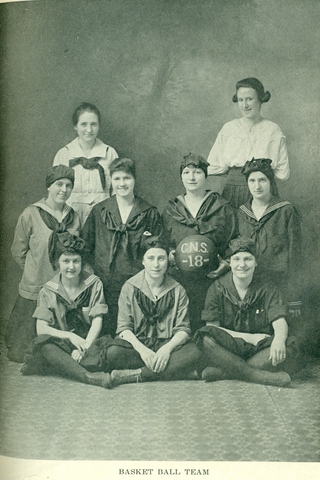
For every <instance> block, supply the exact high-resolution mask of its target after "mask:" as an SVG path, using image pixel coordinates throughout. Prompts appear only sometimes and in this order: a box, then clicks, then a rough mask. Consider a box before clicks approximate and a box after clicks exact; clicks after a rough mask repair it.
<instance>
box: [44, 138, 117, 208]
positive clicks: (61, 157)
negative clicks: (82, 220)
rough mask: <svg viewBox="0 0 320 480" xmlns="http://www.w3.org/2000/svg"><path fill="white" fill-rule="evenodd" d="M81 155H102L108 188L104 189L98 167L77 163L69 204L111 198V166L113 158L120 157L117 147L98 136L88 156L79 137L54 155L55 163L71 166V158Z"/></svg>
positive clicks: (89, 202)
mask: <svg viewBox="0 0 320 480" xmlns="http://www.w3.org/2000/svg"><path fill="white" fill-rule="evenodd" d="M80 157H85V158H94V157H101V159H100V160H99V162H98V163H99V164H100V165H101V166H102V167H103V170H104V174H105V178H106V188H105V189H104V190H103V188H102V185H101V179H100V174H99V171H98V170H97V169H93V170H88V169H86V168H84V167H83V166H82V165H76V166H75V167H73V169H74V172H75V182H74V188H73V190H72V193H71V195H70V198H69V199H68V202H67V203H68V204H69V205H73V203H86V204H89V205H91V204H95V203H99V202H102V200H105V199H106V198H109V196H110V195H109V189H110V173H109V166H110V163H111V162H112V160H114V159H115V158H117V157H118V154H117V152H116V151H115V149H114V148H112V147H110V146H109V145H106V144H105V143H103V142H102V141H101V140H99V138H97V139H96V143H95V145H94V146H93V148H92V150H91V152H90V154H89V156H88V155H85V153H84V151H83V150H82V148H81V146H80V143H79V138H78V137H77V138H75V139H74V140H73V141H72V142H70V143H68V145H66V146H65V147H63V148H61V149H60V150H59V151H58V153H57V154H56V156H55V157H54V160H53V165H60V164H61V165H67V166H69V161H70V160H73V159H75V158H80Z"/></svg>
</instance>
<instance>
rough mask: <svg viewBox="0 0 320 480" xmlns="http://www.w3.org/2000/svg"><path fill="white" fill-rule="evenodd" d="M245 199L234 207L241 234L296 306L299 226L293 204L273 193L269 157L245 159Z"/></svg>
mask: <svg viewBox="0 0 320 480" xmlns="http://www.w3.org/2000/svg"><path fill="white" fill-rule="evenodd" d="M242 172H243V175H244V176H245V178H246V180H247V183H248V186H249V190H250V194H251V195H250V199H249V201H248V202H247V203H246V204H244V205H241V206H240V208H239V210H238V224H239V232H240V235H241V236H244V237H249V238H252V240H253V241H254V242H255V244H256V258H257V262H258V265H259V270H261V271H262V272H264V275H265V276H266V277H267V278H269V279H270V280H272V281H274V282H275V283H276V284H277V285H278V286H279V287H280V288H281V290H282V291H283V293H284V297H285V300H286V301H288V302H290V310H291V311H292V312H293V311H296V312H297V311H298V310H299V305H300V304H299V301H300V290H301V283H302V282H301V264H302V253H301V228H300V218H299V215H298V213H297V211H296V209H295V208H294V206H293V205H292V204H291V203H290V202H288V201H284V200H281V199H280V198H279V197H278V196H277V195H276V194H275V192H276V185H275V180H274V171H273V169H272V166H271V160H269V159H267V158H257V159H254V158H253V159H252V160H251V161H248V162H247V163H246V164H245V166H244V168H243V170H242Z"/></svg>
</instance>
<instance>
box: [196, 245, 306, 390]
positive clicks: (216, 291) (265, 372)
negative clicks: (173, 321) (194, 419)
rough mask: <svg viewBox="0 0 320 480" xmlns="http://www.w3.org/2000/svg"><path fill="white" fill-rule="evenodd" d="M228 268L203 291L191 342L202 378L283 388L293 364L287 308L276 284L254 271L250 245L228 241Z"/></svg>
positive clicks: (295, 365) (295, 358)
mask: <svg viewBox="0 0 320 480" xmlns="http://www.w3.org/2000/svg"><path fill="white" fill-rule="evenodd" d="M228 254H229V256H230V267H231V271H230V272H229V273H227V274H226V275H225V276H223V277H221V278H219V279H218V280H216V281H215V282H214V283H213V284H212V285H211V286H210V287H209V289H208V292H207V297H206V302H205V308H204V310H203V319H204V320H205V322H206V326H205V327H203V328H201V329H200V330H199V331H198V332H197V334H196V336H195V341H196V343H197V345H198V347H199V348H200V349H201V350H202V351H203V353H204V358H205V362H206V363H205V364H206V365H207V366H206V368H205V369H204V370H203V371H202V375H201V376H202V379H203V380H206V381H217V380H226V379H232V378H233V379H238V380H242V381H245V382H253V383H259V384H263V385H274V386H279V387H285V386H288V385H289V384H290V381H291V378H290V375H289V373H291V372H294V371H295V369H297V368H298V367H299V362H298V349H297V341H296V339H295V338H294V337H289V336H288V332H289V331H290V330H289V327H288V324H287V321H286V315H287V308H286V305H285V303H284V301H283V298H282V296H281V292H280V290H279V288H278V287H277V286H276V285H275V284H273V283H272V282H269V281H268V282H266V281H265V280H264V279H263V278H261V277H259V276H257V275H256V268H257V264H259V262H258V260H256V245H255V243H254V241H253V240H252V239H250V238H246V237H238V238H236V239H234V240H232V241H231V242H230V245H229V250H228Z"/></svg>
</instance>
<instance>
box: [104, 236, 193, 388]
mask: <svg viewBox="0 0 320 480" xmlns="http://www.w3.org/2000/svg"><path fill="white" fill-rule="evenodd" d="M143 251H144V252H145V253H144V255H143V260H142V264H143V266H144V270H142V271H141V272H139V273H138V274H137V275H135V276H134V277H132V278H130V279H129V280H128V281H127V282H126V283H125V284H124V286H123V287H122V290H121V294H120V298H119V314H118V329H117V334H118V336H117V338H116V339H115V340H114V341H113V344H112V346H110V348H109V349H108V353H107V358H108V363H109V364H110V367H111V368H113V369H114V370H113V371H112V372H111V379H112V385H113V386H115V385H118V384H122V383H132V382H139V381H153V380H177V379H183V378H187V376H188V374H190V372H191V371H192V370H194V369H195V363H196V361H197V360H198V358H199V357H200V356H201V353H200V351H199V350H198V349H197V347H196V346H195V344H194V343H193V342H192V341H191V340H190V323H189V315H188V303H189V302H188V297H187V295H186V292H185V290H184V288H183V287H182V286H181V285H180V284H179V283H178V282H176V281H175V280H174V279H173V278H172V277H170V276H169V275H168V274H167V269H168V245H167V243H166V242H165V241H163V239H160V238H159V237H149V238H147V239H146V240H145V242H144V249H143ZM125 369H129V370H125Z"/></svg>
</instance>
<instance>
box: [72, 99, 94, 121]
mask: <svg viewBox="0 0 320 480" xmlns="http://www.w3.org/2000/svg"><path fill="white" fill-rule="evenodd" d="M84 112H91V113H95V114H96V115H97V117H98V121H99V125H100V123H101V113H100V112H99V110H98V109H97V107H96V106H95V105H92V103H86V102H82V103H80V105H79V107H77V108H76V109H75V111H74V114H73V115H72V123H73V125H74V126H76V125H77V123H78V122H79V118H80V115H82V114H83V113H84Z"/></svg>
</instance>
